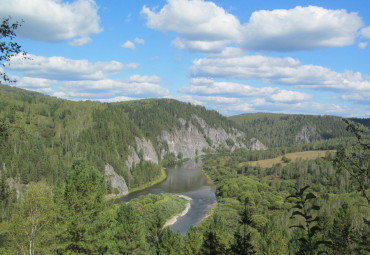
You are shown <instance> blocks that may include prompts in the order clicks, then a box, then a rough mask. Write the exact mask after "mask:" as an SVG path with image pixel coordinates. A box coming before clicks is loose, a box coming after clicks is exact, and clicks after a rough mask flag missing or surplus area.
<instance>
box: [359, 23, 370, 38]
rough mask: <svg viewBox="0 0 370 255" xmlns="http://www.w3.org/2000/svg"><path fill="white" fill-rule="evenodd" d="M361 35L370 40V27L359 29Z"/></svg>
mask: <svg viewBox="0 0 370 255" xmlns="http://www.w3.org/2000/svg"><path fill="white" fill-rule="evenodd" d="M361 35H362V36H363V37H365V38H368V39H370V26H369V27H364V28H363V29H361Z"/></svg>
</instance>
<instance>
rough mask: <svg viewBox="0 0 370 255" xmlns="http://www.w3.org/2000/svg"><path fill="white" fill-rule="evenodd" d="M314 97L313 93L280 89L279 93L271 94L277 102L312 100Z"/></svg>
mask: <svg viewBox="0 0 370 255" xmlns="http://www.w3.org/2000/svg"><path fill="white" fill-rule="evenodd" d="M312 98H313V96H312V95H309V94H306V93H301V92H298V91H288V90H280V91H279V92H278V93H276V94H273V95H271V99H272V100H273V101H276V102H297V101H300V102H301V101H307V100H310V99H312Z"/></svg>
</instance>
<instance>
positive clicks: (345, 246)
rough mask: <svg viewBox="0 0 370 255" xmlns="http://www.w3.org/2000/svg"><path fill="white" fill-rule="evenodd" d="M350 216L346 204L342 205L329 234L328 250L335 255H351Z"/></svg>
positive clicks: (352, 231) (351, 232) (351, 228)
mask: <svg viewBox="0 0 370 255" xmlns="http://www.w3.org/2000/svg"><path fill="white" fill-rule="evenodd" d="M352 216H353V215H351V212H350V208H349V206H348V204H347V203H344V204H343V205H342V207H341V208H339V212H338V213H337V215H336V217H335V218H334V222H333V227H332V229H331V231H330V232H329V238H330V240H331V244H330V245H329V246H330V248H331V249H332V250H333V251H334V253H336V254H352V253H353V246H354V244H353V240H351V239H352V237H353V235H354V230H353V227H352Z"/></svg>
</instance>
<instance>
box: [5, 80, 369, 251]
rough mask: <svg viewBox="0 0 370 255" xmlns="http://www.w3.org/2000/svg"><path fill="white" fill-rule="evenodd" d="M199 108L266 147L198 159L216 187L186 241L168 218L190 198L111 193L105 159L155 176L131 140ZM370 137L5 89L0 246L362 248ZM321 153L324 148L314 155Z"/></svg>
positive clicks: (310, 124)
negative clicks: (124, 199)
mask: <svg viewBox="0 0 370 255" xmlns="http://www.w3.org/2000/svg"><path fill="white" fill-rule="evenodd" d="M193 115H197V116H199V117H200V118H202V119H204V120H205V121H206V122H207V123H208V124H209V125H210V126H213V127H215V128H217V127H222V128H224V129H225V130H232V129H237V128H241V129H243V130H244V132H245V133H246V134H247V136H249V137H257V138H258V139H260V140H261V141H263V142H264V143H266V144H267V145H269V147H270V148H269V149H268V150H261V151H250V150H244V149H238V150H235V151H233V152H227V151H223V152H222V153H214V154H208V155H206V156H205V157H204V158H203V165H202V169H203V171H204V173H205V174H206V175H207V176H208V178H210V179H211V180H212V181H213V183H214V184H215V185H216V187H217V188H216V196H217V204H216V205H215V206H214V207H213V208H212V209H211V210H210V212H209V217H207V218H205V219H204V220H203V221H202V222H201V223H200V224H199V225H198V226H196V227H191V228H190V229H189V231H188V233H187V234H186V235H185V236H182V235H181V234H180V233H179V232H178V233H173V232H172V231H171V230H170V229H169V228H163V225H164V223H165V222H166V220H168V219H169V218H170V217H172V216H173V215H175V214H177V213H178V212H180V211H182V210H183V208H184V206H185V204H186V203H187V201H186V200H184V199H181V198H179V197H177V196H170V195H150V196H144V197H140V198H138V199H135V200H133V201H132V202H130V203H120V204H114V203H113V200H107V199H105V198H104V195H105V194H106V193H107V192H108V190H109V189H110V187H109V183H107V182H106V181H105V178H104V175H103V172H104V167H105V165H106V164H107V163H109V164H110V165H112V166H113V167H114V169H115V171H116V172H117V173H118V174H119V175H121V176H123V177H124V179H125V180H126V182H127V184H128V186H129V188H130V189H134V188H138V187H140V186H141V185H145V184H148V183H151V181H153V180H154V179H155V178H157V177H158V176H159V175H160V173H161V166H162V163H163V162H161V160H159V162H158V164H155V163H153V162H150V161H145V160H141V162H140V163H138V164H136V165H135V166H134V167H133V168H132V169H129V168H128V166H127V165H126V164H125V161H126V160H127V158H128V156H129V155H130V153H131V149H130V148H134V147H136V146H137V145H136V141H137V140H136V138H140V139H148V140H149V141H152V143H153V144H154V145H155V146H156V144H157V142H158V141H157V137H158V135H159V134H160V132H161V131H163V130H166V131H171V130H173V129H174V128H176V127H180V126H179V125H180V124H181V123H180V120H179V118H182V119H184V120H187V121H190V122H192V123H193V120H194V118H193ZM357 123H364V124H366V123H367V122H366V121H365V120H359V121H357ZM194 125H195V126H197V127H198V128H199V129H201V127H200V126H199V123H198V124H197V122H194ZM302 130H303V131H302ZM297 137H298V138H297ZM302 137H303V138H302ZM306 138H307V139H308V140H309V141H307V140H305V139H306ZM368 139H369V130H368V128H367V127H365V126H364V125H362V124H355V123H353V122H347V123H345V122H343V121H342V120H341V119H340V118H339V117H334V116H308V115H284V114H265V113H264V114H260V113H259V114H247V115H241V116H233V117H230V118H226V117H223V116H222V115H220V114H219V113H217V112H215V111H208V110H206V109H205V108H204V107H201V106H194V105H191V104H188V103H182V102H178V101H176V100H171V99H147V100H139V101H130V102H120V103H113V104H108V103H100V102H91V101H85V102H73V101H68V100H62V99H57V98H53V97H49V96H45V95H42V94H39V93H35V92H30V91H26V90H21V89H17V88H13V87H10V86H6V85H0V141H1V142H0V159H1V178H0V198H1V223H0V253H4V254H23V253H25V252H27V253H30V252H31V254H184V255H185V254H296V253H298V254H317V253H319V252H321V251H325V252H327V253H329V254H367V252H369V248H368V247H369V236H370V234H369V215H370V211H369V205H368V197H369V191H370V190H369V189H370V185H369V179H370V176H369V158H370V155H369V143H368V141H369V140H368ZM156 150H158V148H156ZM318 150H323V151H327V152H326V153H325V156H322V155H321V156H314V157H313V156H312V155H315V153H317V151H318ZM296 152H302V154H299V155H311V156H307V157H298V158H297V157H292V156H291V155H292V154H294V153H296ZM157 153H158V151H157ZM305 153H306V154H305ZM317 155H318V154H317ZM138 156H139V157H143V155H140V153H139V155H138ZM277 157H279V160H278V162H275V163H273V164H272V165H271V166H268V167H262V161H261V160H266V159H274V160H276V158H277ZM17 185H18V186H19V185H21V186H22V187H23V188H24V193H23V194H17V188H18V186H17ZM359 191H360V192H359ZM35 209H37V210H36V211H35ZM35 212H36V213H35ZM34 219H36V220H34ZM33 228H36V229H39V230H38V231H36V232H32V235H30V232H29V231H30V229H31V230H32V229H33Z"/></svg>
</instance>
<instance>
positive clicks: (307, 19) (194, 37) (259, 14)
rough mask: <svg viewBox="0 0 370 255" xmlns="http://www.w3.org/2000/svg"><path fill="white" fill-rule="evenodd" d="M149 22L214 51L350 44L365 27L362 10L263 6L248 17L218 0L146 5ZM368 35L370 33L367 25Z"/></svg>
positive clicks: (180, 42)
mask: <svg viewBox="0 0 370 255" xmlns="http://www.w3.org/2000/svg"><path fill="white" fill-rule="evenodd" d="M141 14H142V15H143V16H144V17H145V18H146V19H147V23H146V24H147V26H148V27H150V28H152V29H156V30H160V31H162V32H167V31H175V32H176V33H178V35H179V37H178V38H176V39H175V40H174V42H173V45H175V46H176V47H178V48H180V49H184V50H189V51H201V52H214V51H222V49H223V48H224V47H225V46H227V45H228V44H230V43H235V44H237V45H238V46H240V47H242V48H243V49H245V50H257V51H260V50H262V51H295V50H311V49H318V48H329V47H340V46H346V45H351V44H353V43H354V41H355V38H356V36H358V32H359V29H361V27H362V26H363V21H362V18H361V17H359V16H358V14H357V13H348V12H347V11H346V10H329V9H325V8H322V7H317V6H307V7H301V6H297V7H295V8H293V9H277V10H272V11H267V10H259V11H255V12H253V13H252V15H251V16H250V19H249V22H247V23H245V24H241V23H240V21H239V19H238V18H237V17H236V16H234V15H232V14H230V13H228V12H226V11H225V10H224V9H223V8H221V7H219V6H217V5H216V4H215V3H213V2H206V1H203V0H167V4H166V5H164V6H163V7H162V8H161V9H160V10H158V11H156V10H155V9H150V8H148V7H147V6H143V8H142V10H141ZM362 34H363V36H365V37H366V36H367V35H369V34H370V32H369V31H368V29H367V28H365V29H363V30H362Z"/></svg>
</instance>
